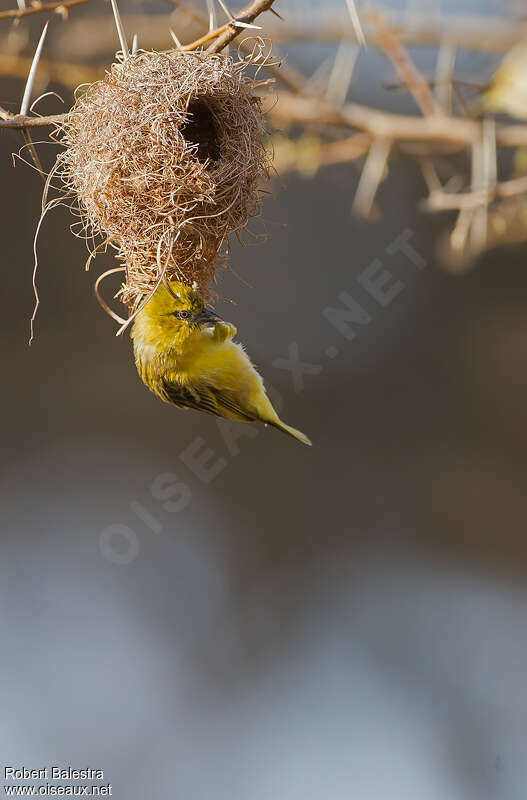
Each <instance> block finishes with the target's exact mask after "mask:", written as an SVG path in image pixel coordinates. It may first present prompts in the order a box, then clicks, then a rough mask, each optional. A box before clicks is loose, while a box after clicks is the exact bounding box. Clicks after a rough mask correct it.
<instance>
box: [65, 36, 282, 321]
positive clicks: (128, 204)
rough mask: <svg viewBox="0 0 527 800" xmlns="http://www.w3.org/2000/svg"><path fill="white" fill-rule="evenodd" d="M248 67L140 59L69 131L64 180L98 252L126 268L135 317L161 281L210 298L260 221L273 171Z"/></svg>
mask: <svg viewBox="0 0 527 800" xmlns="http://www.w3.org/2000/svg"><path fill="white" fill-rule="evenodd" d="M246 66H247V61H245V60H242V61H235V60H234V59H233V58H231V57H230V56H225V55H220V54H214V55H206V54H205V53H195V52H191V53H182V52H178V51H168V52H161V53H160V52H140V53H138V54H137V55H134V56H131V57H129V58H127V59H126V60H124V61H122V62H118V63H115V64H113V65H112V67H111V68H110V69H109V70H108V72H107V74H106V76H105V78H104V79H103V80H101V81H98V82H96V83H93V84H90V85H88V86H87V87H83V88H82V89H80V90H79V91H78V93H77V99H76V102H75V105H74V106H73V108H72V109H71V111H70V112H69V113H68V114H67V115H66V118H65V120H64V122H63V123H62V125H61V128H62V144H63V145H65V150H64V151H63V152H62V153H61V154H60V155H59V157H58V163H57V171H58V173H59V174H60V175H61V177H62V181H63V183H64V185H65V187H66V191H67V192H68V194H70V195H71V196H73V198H74V200H73V204H72V206H73V210H74V211H75V212H76V213H78V214H79V216H80V223H79V224H80V228H81V232H82V234H83V235H84V236H86V238H87V239H92V240H95V241H96V240H97V238H98V239H99V245H98V246H97V247H96V246H95V244H94V245H93V248H92V250H94V251H97V249H99V248H100V247H101V246H102V245H107V244H110V245H111V246H113V247H115V248H116V250H117V257H118V258H119V259H121V260H122V261H123V265H124V267H125V270H126V272H125V275H126V277H125V281H124V283H123V285H122V287H121V290H120V292H119V297H120V299H121V300H122V302H123V303H125V304H126V305H127V306H128V308H129V310H130V312H131V313H132V312H133V311H134V310H135V309H137V307H138V306H139V304H140V302H141V300H142V299H143V298H144V297H145V295H148V294H150V293H151V292H152V290H153V289H154V288H155V286H156V285H157V284H158V283H159V282H160V281H161V280H165V281H167V280H170V279H173V278H177V279H179V280H182V281H183V282H185V283H187V284H192V283H196V284H197V286H198V287H199V289H200V290H201V291H202V292H203V293H204V294H207V291H208V289H209V287H210V284H211V281H212V279H213V277H214V269H215V264H216V261H217V259H218V255H219V251H220V248H221V246H222V244H223V243H224V242H226V240H227V238H228V236H229V234H231V233H233V232H237V231H240V230H241V229H242V228H243V227H244V226H245V225H246V223H247V221H248V219H249V218H250V217H252V216H254V215H257V214H258V213H259V205H260V188H259V187H260V184H261V180H262V178H264V177H267V176H268V167H269V163H268V156H267V154H266V150H265V147H264V141H263V134H264V128H263V118H262V113H261V108H260V102H259V100H258V99H257V98H255V97H254V96H252V94H251V85H252V81H251V80H250V78H249V77H247V75H246V73H245V68H246ZM94 237H95V239H94Z"/></svg>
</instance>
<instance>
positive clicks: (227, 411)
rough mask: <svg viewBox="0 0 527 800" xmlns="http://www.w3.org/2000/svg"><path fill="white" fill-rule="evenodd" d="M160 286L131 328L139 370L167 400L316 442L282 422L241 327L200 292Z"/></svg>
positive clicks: (181, 286)
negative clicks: (214, 308)
mask: <svg viewBox="0 0 527 800" xmlns="http://www.w3.org/2000/svg"><path fill="white" fill-rule="evenodd" d="M170 289H171V291H170V292H169V291H168V289H167V288H166V287H165V286H160V287H159V288H158V289H157V291H156V292H155V294H154V295H153V297H152V298H151V300H150V301H149V302H148V303H147V304H146V306H145V307H144V308H143V309H142V310H141V311H140V312H139V314H138V315H137V317H136V318H135V321H134V324H133V327H132V333H131V336H132V339H133V342H134V354H135V363H136V366H137V371H138V372H139V375H140V377H141V380H142V381H143V383H145V385H146V386H147V387H148V388H149V389H150V390H151V391H152V392H154V393H155V394H157V395H158V397H160V398H161V399H162V400H164V401H165V402H167V403H173V404H174V405H176V406H179V407H180V408H194V409H197V410H198V411H207V412H208V413H209V414H216V416H218V417H227V418H228V419H236V420H240V421H242V422H254V421H255V420H259V421H260V422H264V423H266V424H268V425H273V426H274V427H275V428H278V429H279V430H281V431H283V432H284V433H287V434H289V435H290V436H293V437H294V438H295V439H298V441H299V442H303V443H304V444H309V445H310V444H311V442H310V441H309V439H308V438H307V436H305V435H304V434H303V433H302V432H301V431H297V430H296V429H295V428H291V427H290V426H289V425H286V424H285V422H282V420H281V419H280V418H279V416H278V414H277V413H276V411H275V410H274V408H273V406H272V405H271V402H270V400H269V398H268V397H267V394H266V392H265V389H264V385H263V381H262V378H261V377H260V375H259V374H258V372H257V371H256V369H255V368H254V366H253V364H252V363H251V360H250V359H249V356H248V355H247V353H246V352H245V350H244V349H243V347H242V345H241V344H238V343H237V342H234V341H233V338H234V336H235V335H236V328H235V327H234V325H231V324H230V323H229V322H225V321H224V320H223V319H221V317H219V316H218V315H217V314H216V313H215V312H214V311H212V310H211V309H210V308H206V307H205V305H204V303H203V300H202V298H201V297H200V296H199V294H198V293H197V292H196V291H195V290H194V289H191V288H190V287H189V286H185V284H183V283H179V282H177V281H173V282H171V283H170Z"/></svg>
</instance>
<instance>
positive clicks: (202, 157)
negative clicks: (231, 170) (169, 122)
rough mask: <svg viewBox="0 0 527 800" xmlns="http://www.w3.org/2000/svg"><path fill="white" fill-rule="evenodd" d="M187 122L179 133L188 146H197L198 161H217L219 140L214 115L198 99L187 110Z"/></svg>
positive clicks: (203, 101) (201, 100)
mask: <svg viewBox="0 0 527 800" xmlns="http://www.w3.org/2000/svg"><path fill="white" fill-rule="evenodd" d="M187 114H188V120H187V122H186V123H185V125H184V126H183V127H182V128H181V133H182V134H183V136H184V137H185V139H186V140H187V142H189V143H190V144H197V146H198V149H197V152H196V156H197V158H198V160H199V161H202V162H204V161H207V159H209V160H210V161H218V159H219V157H220V140H219V135H218V128H217V125H216V121H215V119H214V115H213V113H212V111H211V110H210V107H209V105H208V104H207V103H206V102H205V100H203V99H202V98H200V97H197V98H195V99H194V100H191V101H190V103H189V106H188V109H187Z"/></svg>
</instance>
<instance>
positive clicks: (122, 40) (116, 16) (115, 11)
mask: <svg viewBox="0 0 527 800" xmlns="http://www.w3.org/2000/svg"><path fill="white" fill-rule="evenodd" d="M110 2H111V4H112V11H113V18H114V20H115V27H116V28H117V35H118V37H119V42H120V43H121V51H122V54H123V58H124V59H127V58H128V57H129V56H130V52H129V50H128V43H127V41H126V34H125V32H124V27H123V21H122V19H121V15H120V14H119V8H118V6H117V0H110Z"/></svg>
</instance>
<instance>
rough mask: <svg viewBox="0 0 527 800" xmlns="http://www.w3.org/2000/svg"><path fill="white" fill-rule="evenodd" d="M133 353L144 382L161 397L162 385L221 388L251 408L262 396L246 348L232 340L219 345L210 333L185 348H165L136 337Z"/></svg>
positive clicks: (191, 341) (202, 334)
mask: <svg viewBox="0 0 527 800" xmlns="http://www.w3.org/2000/svg"><path fill="white" fill-rule="evenodd" d="M134 350H135V358H136V364H137V369H138V371H139V374H140V376H141V378H142V380H143V381H144V382H145V383H146V384H147V386H149V387H150V389H152V390H153V391H154V392H156V394H159V395H160V396H162V384H163V381H168V382H171V383H177V384H180V385H182V386H200V385H201V386H203V385H206V386H212V387H218V388H221V389H223V390H228V391H231V392H234V393H236V394H237V395H238V396H240V399H241V400H243V401H244V402H245V403H247V404H249V405H252V404H253V403H255V402H256V401H257V398H258V397H259V396H260V394H261V392H262V386H263V384H262V379H261V378H260V376H259V374H258V372H257V371H256V369H255V368H254V366H253V364H252V363H251V361H250V359H249V357H248V355H247V354H246V352H245V351H244V349H243V347H242V346H241V345H240V344H238V343H237V342H233V341H232V340H231V339H227V340H225V341H217V340H216V338H215V337H214V335H213V334H212V333H208V332H207V331H204V332H199V333H198V334H196V335H194V336H192V337H189V338H188V339H187V340H186V342H185V345H184V346H183V347H178V346H174V345H173V344H170V345H168V346H165V347H163V346H161V343H159V342H158V343H157V344H153V343H150V342H145V341H144V340H143V339H142V337H140V336H137V335H136V336H135V337H134Z"/></svg>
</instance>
